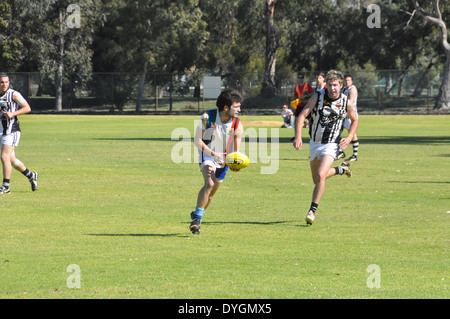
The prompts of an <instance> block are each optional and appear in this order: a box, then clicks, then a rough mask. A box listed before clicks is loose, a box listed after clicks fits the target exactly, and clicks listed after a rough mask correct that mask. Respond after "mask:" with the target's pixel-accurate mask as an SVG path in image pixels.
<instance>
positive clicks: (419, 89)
mask: <svg viewBox="0 0 450 319" xmlns="http://www.w3.org/2000/svg"><path fill="white" fill-rule="evenodd" d="M434 63H436V59H435V58H431V61H430V63H428V66H427V68H426V71H425V72H424V73H422V75H421V76H420V79H419V81H417V85H416V88H415V89H414V92H413V94H412V95H411V97H419V96H420V95H421V94H422V90H423V88H424V86H425V84H427V78H428V75H429V74H430V70H431V68H432V67H433V65H434Z"/></svg>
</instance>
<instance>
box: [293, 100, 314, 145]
mask: <svg viewBox="0 0 450 319" xmlns="http://www.w3.org/2000/svg"><path fill="white" fill-rule="evenodd" d="M318 96H319V95H318V94H317V93H314V95H313V96H312V97H311V99H310V100H309V101H308V103H307V104H306V105H305V107H304V108H303V110H302V112H301V113H300V115H299V117H298V119H297V123H296V124H295V132H297V134H296V136H295V139H294V142H293V145H294V147H295V149H296V150H298V149H300V148H302V144H303V142H302V126H303V122H304V121H305V119H306V117H307V116H308V115H309V113H311V110H312V109H313V108H314V106H315V105H316V103H317V99H318Z"/></svg>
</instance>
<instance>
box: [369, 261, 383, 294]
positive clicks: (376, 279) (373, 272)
mask: <svg viewBox="0 0 450 319" xmlns="http://www.w3.org/2000/svg"><path fill="white" fill-rule="evenodd" d="M367 272H368V273H370V275H369V277H367V281H366V284H367V287H368V288H370V289H373V288H377V289H378V288H381V269H380V266H378V265H376V264H371V265H369V266H367Z"/></svg>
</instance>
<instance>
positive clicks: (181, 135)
mask: <svg viewBox="0 0 450 319" xmlns="http://www.w3.org/2000/svg"><path fill="white" fill-rule="evenodd" d="M199 122H200V120H197V121H194V131H195V130H196V128H197V126H198V125H199ZM207 131H208V130H206V131H205V134H207ZM279 136H280V132H279V129H278V128H271V129H270V137H269V134H268V129H267V128H259V130H258V131H256V129H255V128H253V127H250V128H247V129H245V130H244V134H243V136H242V141H241V145H240V148H239V152H241V153H244V154H246V155H247V156H248V158H249V160H250V163H260V164H263V165H261V167H260V173H261V174H275V173H276V172H277V171H278V168H279V165H280V163H279V160H280V152H279V149H280V148H279ZM171 140H172V141H178V143H176V144H175V145H174V146H173V148H172V151H171V159H172V162H174V163H176V164H179V163H200V158H199V151H198V149H197V147H196V146H195V145H194V143H192V140H193V137H192V135H191V132H190V131H189V129H187V128H185V127H179V128H176V129H174V130H173V131H172V136H171Z"/></svg>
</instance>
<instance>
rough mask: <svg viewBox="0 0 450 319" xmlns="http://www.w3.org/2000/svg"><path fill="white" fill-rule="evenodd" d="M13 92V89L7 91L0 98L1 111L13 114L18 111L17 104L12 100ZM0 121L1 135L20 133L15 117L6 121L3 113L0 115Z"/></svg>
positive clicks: (17, 120)
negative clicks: (0, 122) (0, 123)
mask: <svg viewBox="0 0 450 319" xmlns="http://www.w3.org/2000/svg"><path fill="white" fill-rule="evenodd" d="M14 92H15V91H14V90H13V89H8V90H7V91H6V92H5V94H3V95H2V96H0V107H1V110H2V111H5V112H15V111H17V110H18V109H19V106H18V105H17V103H16V102H14V100H13V94H14ZM0 119H1V121H2V135H6V134H11V133H14V132H17V131H20V125H19V119H18V118H17V116H14V117H13V118H11V119H8V118H6V117H5V115H4V114H3V113H0Z"/></svg>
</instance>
